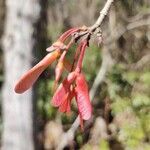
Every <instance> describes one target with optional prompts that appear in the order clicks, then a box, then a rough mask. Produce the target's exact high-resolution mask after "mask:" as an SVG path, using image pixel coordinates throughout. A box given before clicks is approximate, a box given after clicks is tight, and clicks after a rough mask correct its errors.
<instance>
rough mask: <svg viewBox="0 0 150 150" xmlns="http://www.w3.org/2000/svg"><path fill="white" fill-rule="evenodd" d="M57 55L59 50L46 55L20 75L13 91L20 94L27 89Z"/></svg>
mask: <svg viewBox="0 0 150 150" xmlns="http://www.w3.org/2000/svg"><path fill="white" fill-rule="evenodd" d="M59 56H60V51H59V50H57V51H54V52H52V53H49V54H48V55H46V56H45V57H44V58H43V59H42V60H41V61H40V62H39V63H38V64H37V65H35V66H34V67H33V68H31V69H30V70H29V71H28V72H27V73H25V74H24V75H23V76H22V77H21V79H20V80H19V81H18V82H17V84H16V86H15V92H16V93H19V94H20V93H23V92H25V91H26V90H28V89H29V88H30V87H31V86H32V85H33V84H34V83H35V81H36V80H37V79H38V77H39V76H40V74H41V73H42V72H43V71H44V70H45V69H46V68H47V67H48V66H49V65H50V64H51V63H53V62H54V61H55V60H56V59H57V58H58V57H59Z"/></svg>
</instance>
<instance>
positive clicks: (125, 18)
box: [0, 0, 150, 150]
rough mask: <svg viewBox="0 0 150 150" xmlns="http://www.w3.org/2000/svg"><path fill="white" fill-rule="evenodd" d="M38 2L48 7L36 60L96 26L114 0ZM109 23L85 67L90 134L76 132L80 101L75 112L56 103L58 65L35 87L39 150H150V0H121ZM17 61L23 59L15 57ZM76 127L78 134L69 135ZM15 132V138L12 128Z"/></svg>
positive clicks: (0, 17) (1, 78)
mask: <svg viewBox="0 0 150 150" xmlns="http://www.w3.org/2000/svg"><path fill="white" fill-rule="evenodd" d="M6 1H7V0H0V141H1V145H2V144H3V142H2V138H3V131H4V127H3V124H4V121H3V120H5V119H4V116H3V113H2V112H3V104H2V101H3V103H4V100H2V98H3V97H2V88H3V85H4V83H5V69H4V65H5V59H4V58H6V57H4V50H3V47H4V46H3V45H4V42H3V35H4V34H5V26H6V25H5V23H7V22H6V21H5V20H6V15H7V13H6V12H7V9H6ZM22 1H23V0H22ZM24 1H25V0H24ZM38 2H39V6H40V8H41V10H40V14H39V17H38V20H37V21H36V23H35V22H34V26H33V27H34V32H33V37H34V41H35V43H34V46H33V50H32V55H33V56H32V57H30V56H29V57H30V58H33V60H32V64H36V63H37V62H38V61H40V60H41V59H42V58H43V57H44V56H45V55H46V53H47V52H46V51H45V49H46V48H47V47H48V46H50V45H51V44H52V43H53V42H54V41H55V40H56V39H57V38H58V36H59V35H60V34H61V33H63V32H64V31H66V30H67V29H69V28H71V27H78V26H82V25H86V26H91V25H93V24H94V23H95V21H96V20H97V18H98V16H99V12H100V10H101V9H102V8H103V6H104V4H105V2H106V1H105V0H82V1H81V0H68V1H67V0H45V1H42V0H39V1H38ZM101 28H102V34H103V44H102V45H100V47H99V46H98V44H97V42H96V40H95V39H94V38H93V39H92V40H91V42H90V46H89V48H88V49H87V51H86V57H85V59H84V66H83V67H84V69H83V70H84V72H85V75H86V79H87V81H88V85H89V88H90V89H89V90H90V96H91V99H92V105H93V117H92V119H90V120H89V121H86V122H85V123H84V128H85V129H84V131H83V132H82V131H81V129H80V127H78V128H77V129H76V128H75V130H74V131H72V129H74V128H73V126H72V124H73V123H74V121H75V119H76V117H77V115H78V111H77V108H76V105H75V104H74V103H73V105H72V112H71V114H70V115H66V114H62V113H60V112H59V111H58V110H57V109H55V108H53V107H52V106H51V105H50V100H51V98H52V96H53V92H52V89H53V81H54V69H55V64H53V65H52V66H50V67H49V68H48V69H47V70H46V71H44V73H43V74H42V75H41V76H40V78H39V80H38V81H37V83H36V85H35V86H34V87H33V92H34V94H33V95H34V101H31V102H32V103H33V106H32V107H33V137H32V138H33V139H34V147H35V149H37V150H38V149H39V150H42V149H44V150H50V149H57V148H58V147H59V148H60V147H61V148H60V149H81V150H150V1H149V0H116V1H114V3H113V5H112V7H111V10H110V12H109V15H108V16H107V17H106V19H105V21H104V22H103V24H102V27H101ZM24 30H25V28H24ZM18 44H19V43H18ZM9 50H10V49H9ZM9 50H8V51H9ZM20 51H26V49H25V48H24V47H22V49H20ZM71 52H72V50H71V51H70V56H68V58H69V57H71ZM30 58H29V60H30ZM10 59H11V60H12V61H13V59H14V60H15V55H14V56H13V58H10ZM12 63H13V62H12ZM23 67H24V66H22V68H23ZM17 71H19V70H15V72H16V73H17ZM25 71H27V70H23V72H25ZM23 72H22V73H23ZM22 73H19V76H18V78H19V77H20V75H21V74H22ZM10 74H11V73H10ZM10 93H12V91H10ZM8 94H9V92H8ZM21 100H22V99H20V101H21ZM11 103H12V102H11ZM11 103H10V105H11ZM8 104H9V103H8ZM24 104H26V103H24ZM23 108H24V107H23V106H22V109H23ZM11 121H13V122H15V121H16V120H15V119H13V120H11ZM69 129H71V130H69ZM15 130H16V129H15ZM68 131H71V133H72V134H70V135H69V134H68V135H69V136H67V137H66V139H65V136H64V135H65V133H69V132H68ZM16 132H17V130H16ZM24 132H25V131H24ZM31 135H32V134H31ZM10 136H11V138H13V137H12V134H11V135H10ZM63 137H64V138H63ZM8 144H9V143H8ZM16 150H17V149H16ZM18 150H21V149H18Z"/></svg>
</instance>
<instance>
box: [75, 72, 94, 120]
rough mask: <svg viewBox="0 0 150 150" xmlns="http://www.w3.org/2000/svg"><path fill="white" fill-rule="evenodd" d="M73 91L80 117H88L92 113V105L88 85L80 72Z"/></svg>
mask: <svg viewBox="0 0 150 150" xmlns="http://www.w3.org/2000/svg"><path fill="white" fill-rule="evenodd" d="M75 93H76V101H77V105H78V109H79V113H80V115H81V117H82V118H83V119H84V120H88V119H90V117H91V115H92V106H91V103H90V99H89V92H88V85H87V83H86V80H85V77H84V75H83V74H82V73H80V74H79V75H78V76H77V78H76V87H75Z"/></svg>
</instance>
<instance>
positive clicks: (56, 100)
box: [52, 72, 76, 107]
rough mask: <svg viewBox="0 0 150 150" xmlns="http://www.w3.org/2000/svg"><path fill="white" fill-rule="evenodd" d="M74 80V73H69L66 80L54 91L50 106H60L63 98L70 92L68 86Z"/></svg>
mask: <svg viewBox="0 0 150 150" xmlns="http://www.w3.org/2000/svg"><path fill="white" fill-rule="evenodd" d="M75 78H76V73H75V72H71V73H70V74H69V75H68V77H67V78H66V79H64V81H63V82H62V83H61V84H60V86H59V87H58V89H57V90H56V92H55V94H54V96H53V98H52V105H53V106H55V107H58V106H60V105H61V104H62V102H63V98H64V97H65V96H66V95H67V93H68V92H69V91H70V85H71V84H72V82H73V81H74V80H75Z"/></svg>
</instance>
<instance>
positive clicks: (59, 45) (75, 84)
mask: <svg viewBox="0 0 150 150" xmlns="http://www.w3.org/2000/svg"><path fill="white" fill-rule="evenodd" d="M89 39H90V32H89V31H88V28H87V27H85V26H83V27H81V28H71V29H70V30H68V31H66V32H65V33H63V34H62V35H61V36H60V37H59V38H58V40H57V41H56V42H55V43H53V45H52V46H50V47H49V48H47V51H48V52H49V54H47V55H46V56H45V57H44V58H43V59H42V60H41V61H40V62H39V63H38V64H37V65H35V66H34V67H33V68H31V69H30V70H29V71H28V72H27V73H26V74H24V75H23V76H22V77H21V79H20V80H19V81H18V83H17V84H16V86H15V92H16V93H23V92H25V91H26V90H28V89H29V88H30V87H31V86H32V85H33V84H34V82H35V81H36V80H37V78H38V77H39V76H40V74H41V73H42V72H43V71H44V70H45V69H46V68H47V67H48V66H49V65H50V64H51V63H53V62H54V61H55V60H58V63H57V66H56V69H55V87H57V86H56V85H57V83H58V82H59V79H60V77H61V75H62V72H63V70H64V68H65V69H67V70H68V71H69V74H68V76H67V77H66V78H65V79H64V80H63V81H62V83H61V84H60V85H59V86H58V88H55V89H56V90H55V93H54V96H53V98H52V105H53V106H55V107H59V110H60V111H61V112H67V113H68V112H70V110H71V100H72V99H73V97H75V99H76V102H77V106H78V112H79V116H80V124H81V126H82V124H83V120H88V119H89V118H90V117H91V115H92V107H91V103H90V99H89V92H88V85H87V83H86V80H85V76H84V74H83V73H82V62H83V57H84V53H85V49H86V47H87V46H88V44H89ZM77 41H79V42H78V43H79V44H78V47H77V49H76V52H75V54H74V59H73V62H68V61H66V58H65V56H66V54H67V52H68V50H69V48H70V47H71V46H72V45H73V44H74V43H76V42H77Z"/></svg>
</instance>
